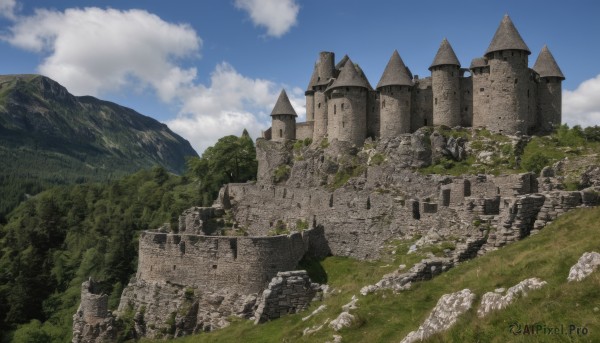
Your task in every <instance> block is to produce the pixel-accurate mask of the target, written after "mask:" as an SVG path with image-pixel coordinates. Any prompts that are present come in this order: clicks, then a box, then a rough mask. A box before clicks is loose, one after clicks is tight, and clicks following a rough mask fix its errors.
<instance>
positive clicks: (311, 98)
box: [304, 64, 318, 122]
mask: <svg viewBox="0 0 600 343" xmlns="http://www.w3.org/2000/svg"><path fill="white" fill-rule="evenodd" d="M317 77H318V71H317V65H316V64H315V67H314V68H313V72H312V75H311V76H310V81H309V82H308V87H306V92H304V95H305V96H306V121H307V122H311V121H314V120H315V89H314V87H315V85H316V84H317Z"/></svg>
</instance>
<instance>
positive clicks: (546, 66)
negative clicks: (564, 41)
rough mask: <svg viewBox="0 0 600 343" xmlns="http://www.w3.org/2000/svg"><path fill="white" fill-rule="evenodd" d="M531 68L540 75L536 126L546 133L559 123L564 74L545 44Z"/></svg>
mask: <svg viewBox="0 0 600 343" xmlns="http://www.w3.org/2000/svg"><path fill="white" fill-rule="evenodd" d="M533 70H534V71H535V72H536V73H538V74H539V75H540V82H539V83H538V108H537V109H538V112H537V119H538V120H537V122H538V123H537V124H538V126H537V127H538V128H539V130H540V131H541V132H543V133H548V132H551V131H552V130H553V129H554V128H556V127H557V126H559V125H560V123H561V119H562V118H561V117H562V81H563V80H564V79H565V76H564V75H563V73H562V71H561V70H560V68H559V67H558V64H557V63H556V60H555V59H554V56H552V53H551V52H550V50H549V49H548V47H547V46H546V45H544V47H543V48H542V51H540V54H539V55H538V58H537V60H536V61H535V65H534V66H533Z"/></svg>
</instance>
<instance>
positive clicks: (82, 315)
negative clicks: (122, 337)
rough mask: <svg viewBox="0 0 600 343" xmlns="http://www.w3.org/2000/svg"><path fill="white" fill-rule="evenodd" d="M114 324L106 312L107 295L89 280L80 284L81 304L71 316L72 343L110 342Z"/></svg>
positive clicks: (114, 336)
mask: <svg viewBox="0 0 600 343" xmlns="http://www.w3.org/2000/svg"><path fill="white" fill-rule="evenodd" d="M116 335H117V331H116V323H115V318H114V316H113V315H112V313H111V312H110V311H109V310H108V295H106V294H102V293H101V292H100V291H99V289H98V286H97V285H96V284H95V282H94V281H93V280H92V279H91V278H90V279H89V280H88V281H85V282H83V283H82V284H81V303H80V304H79V308H78V309H77V312H76V313H75V315H73V343H96V342H98V343H101V342H112V341H114V340H115V339H116Z"/></svg>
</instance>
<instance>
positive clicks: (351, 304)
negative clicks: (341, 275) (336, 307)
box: [342, 295, 358, 312]
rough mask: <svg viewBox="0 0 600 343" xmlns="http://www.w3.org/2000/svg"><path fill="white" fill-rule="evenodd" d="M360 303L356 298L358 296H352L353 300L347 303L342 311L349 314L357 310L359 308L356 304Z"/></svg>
mask: <svg viewBox="0 0 600 343" xmlns="http://www.w3.org/2000/svg"><path fill="white" fill-rule="evenodd" d="M357 301H358V298H357V297H356V295H353V296H352V300H351V301H350V302H349V303H347V304H346V305H343V306H342V311H344V312H349V311H350V310H355V309H357V308H358V307H357V306H356V302H357Z"/></svg>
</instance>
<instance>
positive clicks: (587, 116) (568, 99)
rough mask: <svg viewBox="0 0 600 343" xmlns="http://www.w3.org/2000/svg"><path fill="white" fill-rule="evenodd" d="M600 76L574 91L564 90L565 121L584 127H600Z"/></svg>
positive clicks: (563, 109) (583, 83)
mask: <svg viewBox="0 0 600 343" xmlns="http://www.w3.org/2000/svg"><path fill="white" fill-rule="evenodd" d="M599 95H600V75H597V76H596V77H595V78H593V79H589V80H586V81H584V82H582V83H581V84H580V85H579V86H578V87H577V89H575V90H574V91H570V90H564V92H563V99H562V113H563V121H564V122H566V123H567V124H569V125H570V126H573V125H581V126H582V127H586V126H594V125H600V96H599Z"/></svg>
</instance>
